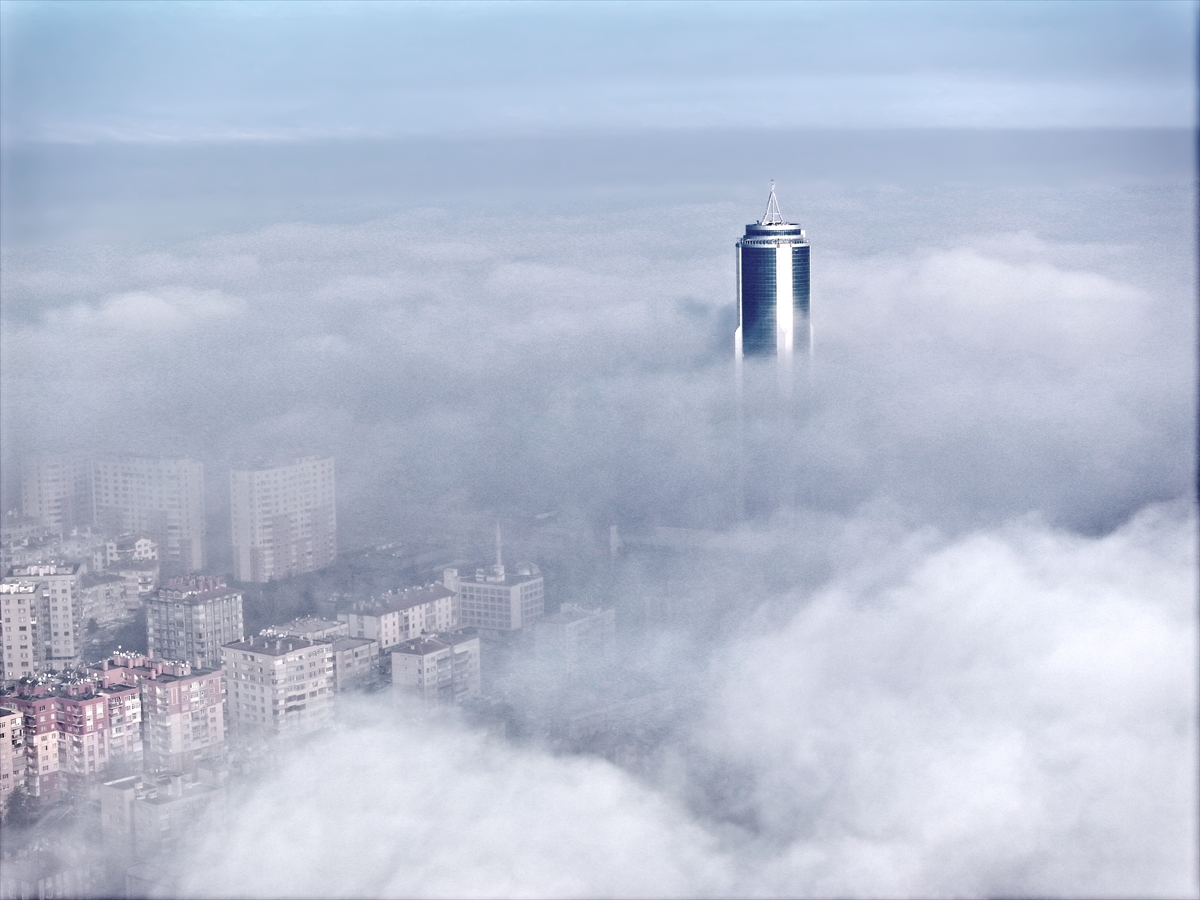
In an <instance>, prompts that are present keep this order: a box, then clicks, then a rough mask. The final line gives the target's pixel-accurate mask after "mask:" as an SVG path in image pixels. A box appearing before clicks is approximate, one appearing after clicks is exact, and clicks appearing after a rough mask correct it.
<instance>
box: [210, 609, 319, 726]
mask: <svg viewBox="0 0 1200 900" xmlns="http://www.w3.org/2000/svg"><path fill="white" fill-rule="evenodd" d="M223 649H224V657H225V673H226V677H227V679H228V688H227V690H228V700H229V704H228V709H229V726H230V729H231V730H232V731H233V732H234V733H235V734H237V735H238V736H241V737H254V736H258V737H267V736H271V735H276V734H282V733H285V732H289V733H296V732H304V731H312V730H315V729H318V728H321V727H323V726H325V725H326V724H327V723H328V722H329V721H330V720H331V719H332V717H333V695H334V692H335V687H334V673H333V644H331V643H330V642H328V641H310V640H307V639H305V638H297V637H285V636H275V635H273V634H270V633H268V634H266V635H259V636H258V637H253V638H250V639H249V640H245V641H238V642H236V643H232V644H228V645H227V646H226V647H224V648H223Z"/></svg>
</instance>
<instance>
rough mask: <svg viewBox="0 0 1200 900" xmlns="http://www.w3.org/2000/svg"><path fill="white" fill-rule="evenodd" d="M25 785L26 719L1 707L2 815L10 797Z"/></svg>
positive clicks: (0, 804)
mask: <svg viewBox="0 0 1200 900" xmlns="http://www.w3.org/2000/svg"><path fill="white" fill-rule="evenodd" d="M24 783H25V717H24V716H22V715H21V714H20V713H19V712H17V711H16V710H15V709H4V708H3V707H0V813H2V812H4V809H5V805H6V804H7V802H8V798H9V796H10V795H11V794H12V792H13V791H14V790H16V789H17V788H18V787H20V786H22V785H23V784H24Z"/></svg>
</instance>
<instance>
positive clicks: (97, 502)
mask: <svg viewBox="0 0 1200 900" xmlns="http://www.w3.org/2000/svg"><path fill="white" fill-rule="evenodd" d="M92 503H93V510H94V516H93V519H94V522H95V524H96V526H97V527H98V528H100V529H101V530H102V531H104V532H105V533H106V534H129V533H139V534H144V535H146V536H147V537H149V538H150V539H151V540H153V541H154V543H155V544H157V545H158V554H159V560H160V561H161V562H162V563H163V568H164V570H166V571H168V573H176V574H181V573H187V572H196V571H199V570H200V569H203V568H204V541H205V522H204V466H203V465H201V464H200V463H199V462H197V461H196V460H193V459H166V458H161V457H158V458H150V457H135V456H123V457H105V458H101V459H95V460H93V461H92Z"/></svg>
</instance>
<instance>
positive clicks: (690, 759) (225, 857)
mask: <svg viewBox="0 0 1200 900" xmlns="http://www.w3.org/2000/svg"><path fill="white" fill-rule="evenodd" d="M882 524H883V523H882V522H881V521H879V520H876V519H874V518H873V517H872V518H865V519H864V518H856V519H850V520H845V521H843V522H842V523H841V525H840V526H839V527H840V533H841V535H842V540H843V541H846V542H849V543H850V544H851V545H852V548H853V549H852V551H851V552H846V553H845V562H844V564H842V565H841V566H839V567H837V569H836V570H835V571H834V573H833V575H832V577H831V578H830V579H829V580H828V581H827V582H826V583H824V584H822V585H820V586H818V587H817V588H816V589H815V590H813V591H812V592H811V593H789V594H786V595H783V596H780V597H777V598H775V599H774V600H773V601H772V602H773V603H776V604H785V605H787V606H789V607H790V608H791V613H790V615H789V616H788V617H787V618H786V619H785V620H784V622H783V624H782V626H781V627H778V628H776V627H770V626H764V625H763V624H756V623H755V621H754V619H753V617H751V618H750V619H749V620H746V623H747V624H744V625H743V626H742V627H740V628H736V629H735V630H733V631H731V632H730V634H729V636H728V639H727V640H724V641H722V640H718V641H716V645H715V647H714V648H713V652H712V654H711V656H710V658H709V663H708V667H707V670H706V671H705V672H703V673H701V674H700V675H699V676H698V677H699V679H700V680H699V682H698V683H697V682H696V681H695V680H694V679H695V678H696V677H697V675H696V673H695V672H694V671H693V670H690V669H688V668H680V669H678V670H673V663H674V660H672V659H671V658H670V657H667V658H666V659H665V662H664V665H665V666H666V667H667V671H664V672H659V675H660V677H664V678H665V679H666V682H667V683H668V684H669V685H670V686H671V687H670V689H671V690H672V691H674V692H676V693H677V694H678V696H679V697H680V698H681V702H684V703H685V704H687V703H691V704H693V706H694V710H693V712H691V713H689V714H688V715H686V716H685V717H684V719H685V721H684V722H682V723H681V724H680V725H678V726H677V729H678V730H677V732H676V734H675V735H674V737H673V738H672V739H671V740H669V741H668V742H667V744H666V755H665V757H664V758H663V762H662V763H661V764H660V765H659V766H657V767H656V768H652V769H651V771H650V772H649V773H646V774H643V775H641V776H640V777H637V778H635V777H633V776H632V775H630V774H628V773H626V772H625V771H623V770H621V769H620V768H618V767H616V766H613V765H612V764H610V763H608V762H605V761H603V760H600V759H595V758H588V757H572V756H556V755H553V754H551V753H549V752H548V751H546V750H543V749H540V748H538V747H537V746H536V745H533V746H526V747H519V748H516V747H509V746H505V745H503V744H496V743H493V742H491V741H486V740H484V739H483V737H482V735H478V734H474V733H472V732H470V731H466V730H463V729H462V728H461V727H458V726H455V725H454V724H453V723H452V722H439V721H437V720H432V721H430V720H423V719H422V718H421V717H419V716H417V717H413V716H412V715H411V711H408V710H406V709H404V708H402V707H401V708H398V709H397V708H393V707H391V706H390V705H389V704H388V703H387V702H386V700H384V701H379V700H376V702H375V705H373V706H372V705H368V704H364V705H362V706H360V707H358V708H355V709H354V711H353V713H352V714H351V716H350V718H351V720H352V723H353V724H348V725H347V726H346V727H345V729H344V730H340V731H339V732H338V733H336V734H333V735H330V736H327V737H325V738H322V739H321V740H320V741H319V742H317V743H315V744H313V745H312V746H309V747H307V748H304V749H296V750H293V751H291V752H288V753H285V755H284V757H283V759H282V762H281V764H280V766H279V768H278V770H277V771H275V772H274V773H272V774H270V775H269V776H266V778H265V780H264V781H262V782H261V783H259V784H257V785H256V786H255V787H254V788H253V789H252V790H251V791H250V792H249V793H247V794H246V795H245V796H242V797H240V798H237V799H236V800H235V801H234V805H233V807H232V809H231V810H230V811H229V813H228V814H226V815H224V816H223V818H222V820H221V826H220V827H217V828H212V829H207V830H206V829H201V832H202V833H204V834H206V835H207V837H206V839H205V840H204V841H203V842H202V844H201V846H200V847H199V848H197V849H195V851H194V852H193V853H192V854H191V855H190V856H189V857H187V859H186V863H185V865H184V866H183V867H182V869H181V878H182V882H181V885H180V886H179V887H178V888H173V890H176V889H178V890H181V892H182V894H183V895H187V896H252V897H255V896H380V897H393V896H434V897H437V896H472V897H474V896H531V897H541V896H555V897H576V896H582V897H594V896H638V897H673V896H815V897H825V896H900V897H906V896H996V895H1056V896H1058V895H1062V896H1088V897H1096V896H1112V897H1119V896H1130V895H1138V896H1148V897H1149V896H1164V897H1169V896H1180V895H1187V894H1190V893H1194V892H1195V890H1196V887H1197V885H1196V881H1195V862H1196V851H1195V844H1194V837H1195V834H1196V828H1197V822H1196V813H1195V808H1194V804H1192V803H1191V802H1190V799H1189V798H1191V797H1193V796H1194V793H1195V789H1196V777H1195V770H1194V766H1193V763H1194V760H1195V757H1196V752H1197V746H1196V738H1195V734H1196V727H1195V726H1196V717H1195V708H1196V702H1197V699H1198V697H1197V690H1196V679H1195V672H1194V666H1193V664H1192V661H1193V660H1194V658H1195V653H1196V650H1197V648H1196V646H1195V627H1194V625H1195V623H1194V609H1193V605H1194V604H1193V598H1194V596H1195V591H1196V574H1195V573H1196V553H1195V547H1196V538H1197V528H1196V526H1197V523H1196V519H1195V515H1194V511H1193V509H1192V508H1191V507H1190V506H1189V505H1185V504H1182V503H1176V504H1166V505H1156V506H1152V507H1149V508H1147V509H1145V510H1143V511H1142V512H1141V513H1139V514H1138V515H1137V516H1136V517H1134V519H1132V520H1131V521H1130V522H1129V523H1127V524H1126V525H1124V526H1123V527H1121V528H1119V529H1117V530H1116V531H1114V532H1112V533H1111V534H1109V535H1107V536H1105V537H1102V538H1083V537H1080V536H1078V535H1074V534H1071V533H1068V532H1063V531H1058V530H1053V529H1048V528H1047V527H1045V526H1044V525H1043V524H1040V523H1038V522H1037V521H1034V520H1031V519H1020V520H1014V521H1012V522H1009V523H1007V524H1006V525H1004V526H1003V527H1000V528H998V529H995V530H987V531H978V532H975V533H972V534H969V535H965V536H963V537H960V538H957V539H953V540H948V539H946V538H944V537H941V536H938V535H936V534H933V533H930V532H928V531H918V532H907V533H904V532H901V533H899V534H897V533H896V532H895V531H894V530H890V529H888V528H886V527H885V528H882V529H881V528H880V526H881V525H882ZM889 533H890V537H885V535H887V534H889ZM745 537H748V535H742V536H741V537H739V536H738V535H737V534H732V535H729V538H730V539H731V540H732V542H733V543H734V544H735V545H736V544H738V543H740V544H741V545H742V546H745V547H754V546H756V545H757V546H758V547H760V548H763V549H761V550H760V553H765V552H767V550H766V549H765V548H764V543H765V542H764V541H763V540H762V539H763V537H764V535H763V534H761V533H759V534H758V535H757V536H756V537H755V539H754V540H751V541H745V540H741V538H745ZM773 537H774V540H775V541H776V546H775V548H772V549H771V551H770V552H777V549H782V550H784V551H785V552H786V550H787V548H788V547H789V545H791V544H793V543H802V542H807V541H809V540H811V535H810V534H809V533H808V532H806V531H803V530H788V529H786V528H777V529H775V530H774V532H773ZM881 540H884V541H886V544H885V545H884V546H878V545H877V544H878V542H879V541H881ZM722 543H725V542H722ZM881 555H882V556H888V555H890V556H891V557H892V561H891V563H890V564H889V565H888V566H886V567H885V568H886V569H887V570H888V573H887V574H885V575H882V577H881V570H880V569H879V567H878V566H876V565H875V564H874V563H873V562H872V559H873V558H874V559H878V558H879V557H880V556H881ZM757 564H758V563H757V560H756V558H755V555H751V557H750V558H744V559H743V562H742V566H743V568H742V570H741V571H740V572H739V573H738V574H739V575H740V577H741V578H742V579H743V580H745V579H747V578H750V579H752V578H753V575H752V572H753V569H754V568H755V567H756V566H757ZM695 574H696V573H695V572H694V574H693V581H692V582H691V583H689V584H688V585H687V586H685V587H684V588H683V591H684V595H685V596H686V597H687V598H688V599H687V602H689V603H690V604H692V605H693V606H700V605H703V604H706V603H710V602H717V603H726V602H728V600H727V599H725V598H708V597H707V596H706V595H705V593H704V592H703V591H702V590H700V589H699V579H698V578H696V577H695ZM690 615H691V616H698V617H703V616H704V615H705V614H704V613H702V612H701V611H699V610H698V609H697V610H693V611H692V612H691V613H690ZM635 643H637V642H636V641H635ZM643 646H644V645H643ZM675 652H677V653H683V654H686V653H688V652H689V651H688V649H687V644H684V645H682V646H680V647H677V648H676V651H675Z"/></svg>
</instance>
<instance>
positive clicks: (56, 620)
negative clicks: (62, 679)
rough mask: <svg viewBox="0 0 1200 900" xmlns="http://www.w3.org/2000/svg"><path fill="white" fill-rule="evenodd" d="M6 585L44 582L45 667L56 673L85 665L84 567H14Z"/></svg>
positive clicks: (78, 565) (40, 622) (6, 576)
mask: <svg viewBox="0 0 1200 900" xmlns="http://www.w3.org/2000/svg"><path fill="white" fill-rule="evenodd" d="M4 580H5V581H40V582H42V583H43V585H44V586H45V589H44V590H43V592H42V598H41V609H40V610H39V613H38V622H39V624H40V625H41V629H40V632H41V635H42V647H43V650H42V653H43V665H44V666H45V667H46V668H47V669H52V670H55V671H58V670H61V669H68V668H72V667H74V666H77V665H79V664H80V663H81V662H82V661H83V647H84V641H85V637H86V635H85V633H84V625H85V624H86V620H85V619H84V618H83V566H82V564H80V563H73V564H70V565H34V566H13V568H11V569H9V571H8V572H7V573H6V575H5V578H4Z"/></svg>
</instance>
